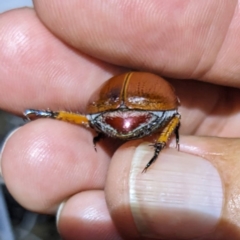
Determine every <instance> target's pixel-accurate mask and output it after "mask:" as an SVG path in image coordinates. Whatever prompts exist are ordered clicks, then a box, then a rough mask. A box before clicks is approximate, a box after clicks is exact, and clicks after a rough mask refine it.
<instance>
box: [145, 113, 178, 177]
mask: <svg viewBox="0 0 240 240" xmlns="http://www.w3.org/2000/svg"><path fill="white" fill-rule="evenodd" d="M179 126H180V115H179V114H177V115H176V116H175V117H174V118H172V119H171V120H170V121H169V123H168V124H167V126H166V127H165V128H164V129H163V131H162V132H161V134H160V136H159V138H158V140H157V142H156V143H155V144H154V148H155V151H154V155H153V157H152V158H151V160H150V161H149V162H148V163H147V165H146V166H145V168H144V169H143V171H142V172H143V173H144V172H146V171H147V169H148V168H149V167H150V166H151V165H152V163H154V162H155V161H156V159H157V157H158V155H159V153H160V152H161V150H162V149H163V148H164V147H165V146H166V144H167V141H168V139H169V138H170V136H171V135H172V133H173V132H175V134H176V143H177V146H178V145H179V134H178V130H179Z"/></svg>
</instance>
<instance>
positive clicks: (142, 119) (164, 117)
mask: <svg viewBox="0 0 240 240" xmlns="http://www.w3.org/2000/svg"><path fill="white" fill-rule="evenodd" d="M176 114H177V111H176V110H170V111H137V110H128V109H121V110H120V109H119V110H116V111H108V112H104V113H99V114H91V115H88V118H89V120H90V122H91V126H92V127H93V128H94V129H95V130H96V131H99V132H103V133H104V134H106V135H108V136H111V137H115V138H120V139H123V140H129V139H136V138H141V137H144V136H147V135H150V134H151V133H153V132H155V131H157V130H158V129H159V128H161V127H163V126H164V125H165V124H166V123H167V122H168V121H169V120H170V119H171V118H172V117H173V116H174V115H176Z"/></svg>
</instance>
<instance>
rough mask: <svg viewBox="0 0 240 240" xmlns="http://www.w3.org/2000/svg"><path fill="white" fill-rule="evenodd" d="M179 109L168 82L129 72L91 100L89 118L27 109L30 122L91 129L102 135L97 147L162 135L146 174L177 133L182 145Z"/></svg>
mask: <svg viewBox="0 0 240 240" xmlns="http://www.w3.org/2000/svg"><path fill="white" fill-rule="evenodd" d="M178 106H179V100H178V98H177V96H176V94H175V92H174V89H173V87H172V86H171V85H170V84H169V83H168V82H167V81H166V80H164V79H163V78H161V77H159V76H157V75H155V74H152V73H147V72H128V73H124V74H121V75H118V76H115V77H112V78H111V79H109V80H108V81H106V82H105V83H104V84H103V85H102V86H101V87H100V88H99V89H98V90H97V91H96V92H95V93H94V94H93V96H92V98H90V101H89V104H88V106H87V110H86V114H78V113H71V112H66V111H57V112H54V111H50V110H46V111H42V110H34V109H27V110H26V111H25V112H24V115H25V117H26V118H27V119H29V120H33V119H36V118H54V119H58V120H62V121H67V122H72V123H75V124H79V125H85V126H90V127H92V128H93V129H95V130H96V132H97V133H98V136H96V137H95V138H94V139H93V142H94V145H95V143H96V142H97V141H98V140H99V139H100V138H101V136H104V135H106V136H109V137H113V138H119V139H122V140H126V141H127V140H131V139H137V138H143V137H145V136H148V135H151V134H152V133H155V132H159V137H158V139H157V141H156V142H155V144H154V149H155V151H154V155H153V157H152V159H151V160H150V161H149V162H148V164H147V165H146V166H145V168H144V169H143V172H145V171H146V170H147V169H148V167H149V166H150V165H151V164H152V163H153V162H154V161H155V160H156V159H157V157H158V155H159V153H160V151H161V150H162V149H163V148H164V147H165V146H166V143H167V141H168V139H169V138H170V136H171V135H172V134H173V133H175V135H176V143H177V145H178V143H179V134H178V130H179V126H180V114H179V113H178Z"/></svg>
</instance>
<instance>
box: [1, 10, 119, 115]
mask: <svg viewBox="0 0 240 240" xmlns="http://www.w3.org/2000/svg"><path fill="white" fill-rule="evenodd" d="M0 29H1V31H0V39H1V44H0V52H1V55H0V62H1V65H0V84H1V94H0V108H1V109H2V110H7V111H11V112H14V113H17V114H21V113H22V112H23V110H25V109H26V108H40V109H46V108H51V109H53V110H59V109H61V110H71V111H78V112H83V111H84V109H85V106H86V104H87V102H88V99H89V96H91V94H92V93H93V91H95V89H96V88H97V87H98V86H100V85H101V84H102V83H103V82H104V81H106V79H108V78H110V77H111V76H112V75H115V74H117V73H119V72H120V71H121V69H120V68H119V67H114V66H113V65H110V64H107V63H104V62H102V61H99V60H96V59H93V58H91V57H89V56H87V55H85V54H83V53H81V52H79V51H76V50H75V49H73V48H71V47H70V46H68V45H67V44H65V43H63V42H62V41H61V40H59V39H58V38H57V37H56V36H54V35H53V34H52V33H51V32H50V31H49V30H48V29H47V28H46V27H45V26H44V25H43V24H42V22H41V21H40V20H39V18H38V17H37V15H36V13H35V12H34V10H32V9H18V10H14V11H10V12H7V13H4V14H1V15H0Z"/></svg>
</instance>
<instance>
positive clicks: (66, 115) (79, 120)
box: [23, 109, 89, 126]
mask: <svg viewBox="0 0 240 240" xmlns="http://www.w3.org/2000/svg"><path fill="white" fill-rule="evenodd" d="M23 114H24V116H25V117H26V119H28V120H35V119H38V118H53V119H58V120H61V121H65V122H71V123H75V124H78V125H85V126H89V120H88V119H87V117H86V116H85V115H81V114H77V113H71V112H65V111H59V112H53V111H50V110H46V111H44V110H34V109H27V110H25V111H24V113H23Z"/></svg>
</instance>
